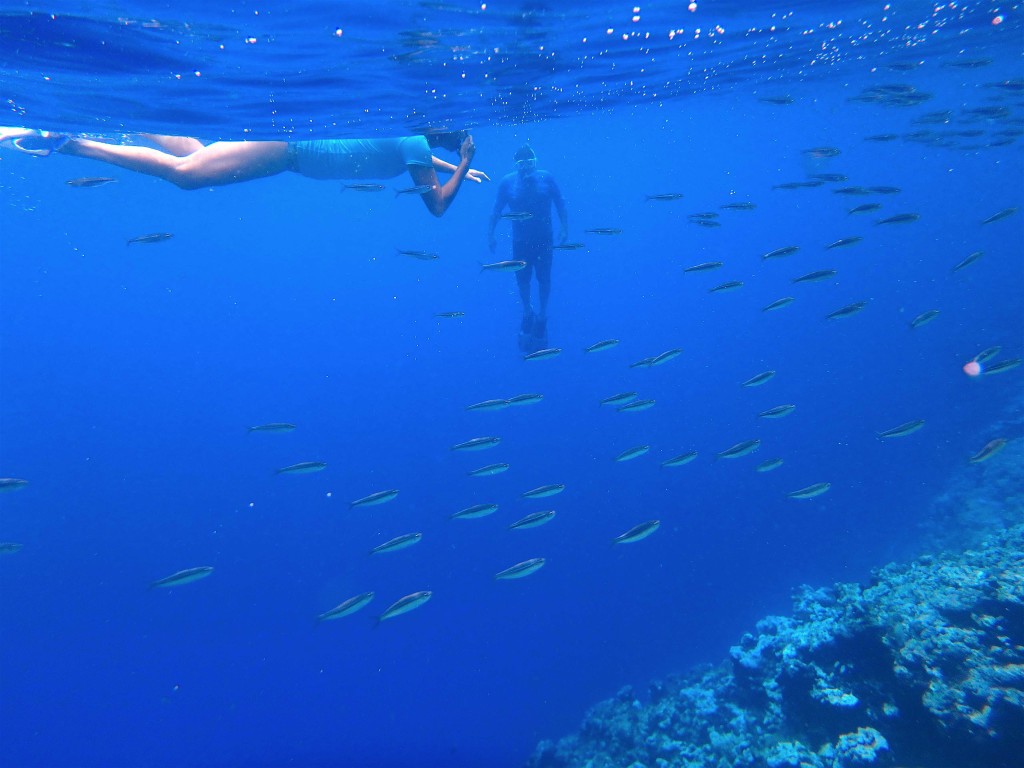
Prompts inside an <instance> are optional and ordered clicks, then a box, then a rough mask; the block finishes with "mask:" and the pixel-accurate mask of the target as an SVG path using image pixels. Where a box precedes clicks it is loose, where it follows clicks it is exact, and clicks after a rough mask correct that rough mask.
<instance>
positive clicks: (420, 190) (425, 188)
mask: <svg viewBox="0 0 1024 768" xmlns="http://www.w3.org/2000/svg"><path fill="white" fill-rule="evenodd" d="M433 188H434V185H433V184H417V185H416V186H415V187H406V188H405V189H396V190H395V197H398V196H399V195H425V194H427V192H429V191H430V190H432V189H433Z"/></svg>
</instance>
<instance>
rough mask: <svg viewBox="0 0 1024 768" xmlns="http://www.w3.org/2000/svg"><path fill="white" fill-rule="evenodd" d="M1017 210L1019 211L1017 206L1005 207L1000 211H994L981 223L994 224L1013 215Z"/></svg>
mask: <svg viewBox="0 0 1024 768" xmlns="http://www.w3.org/2000/svg"><path fill="white" fill-rule="evenodd" d="M1016 212H1017V209H1016V208H1004V209H1003V210H1001V211H1000V212H999V213H993V214H992V215H991V216H989V217H988V218H987V219H985V220H984V221H983V222H981V223H982V224H992V223H994V222H996V221H999V220H1001V219H1005V218H1006V217H1007V216H1012V215H1013V214H1015V213H1016Z"/></svg>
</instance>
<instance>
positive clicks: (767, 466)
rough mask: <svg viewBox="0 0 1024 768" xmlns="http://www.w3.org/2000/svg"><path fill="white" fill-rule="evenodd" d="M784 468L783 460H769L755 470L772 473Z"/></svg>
mask: <svg viewBox="0 0 1024 768" xmlns="http://www.w3.org/2000/svg"><path fill="white" fill-rule="evenodd" d="M781 466H782V459H767V460H766V461H762V462H761V463H760V464H758V465H757V466H756V467H755V469H756V470H757V471H758V472H771V471H772V470H773V469H778V468H779V467H781Z"/></svg>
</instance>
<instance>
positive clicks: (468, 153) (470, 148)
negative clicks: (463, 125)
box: [459, 136, 476, 160]
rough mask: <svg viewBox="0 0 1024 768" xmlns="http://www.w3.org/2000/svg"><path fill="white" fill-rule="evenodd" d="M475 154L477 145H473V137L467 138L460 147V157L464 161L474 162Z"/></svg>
mask: <svg viewBox="0 0 1024 768" xmlns="http://www.w3.org/2000/svg"><path fill="white" fill-rule="evenodd" d="M475 154H476V144H474V143H473V137H472V136H467V137H466V138H465V139H463V140H462V146H461V147H459V157H461V158H462V159H463V160H472V159H473V155H475Z"/></svg>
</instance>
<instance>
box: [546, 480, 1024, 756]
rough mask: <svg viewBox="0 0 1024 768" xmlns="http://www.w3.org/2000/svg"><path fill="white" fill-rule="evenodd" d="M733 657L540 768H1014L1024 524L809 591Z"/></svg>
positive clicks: (607, 711) (616, 716) (602, 712)
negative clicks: (855, 580)
mask: <svg viewBox="0 0 1024 768" xmlns="http://www.w3.org/2000/svg"><path fill="white" fill-rule="evenodd" d="M1018 471H1019V470H1018ZM1018 490H1019V489H1018ZM1018 510H1019V508H1018ZM1018 514H1019V512H1018ZM1018 519H1019V518H1018ZM730 656H731V659H730V660H729V661H728V662H726V663H724V664H722V665H720V666H718V667H715V668H710V669H702V670H696V671H694V672H692V673H690V674H688V675H686V676H683V677H679V678H673V679H669V680H667V681H665V682H660V683H656V684H654V685H652V686H651V690H650V695H649V697H648V699H647V701H646V702H641V701H640V700H639V698H638V697H637V696H636V694H635V693H634V692H633V690H632V689H631V688H624V689H623V690H621V691H620V692H619V693H618V695H617V696H616V697H615V698H613V699H610V700H608V701H604V702H602V703H600V704H598V705H597V706H595V707H594V708H593V709H592V710H591V711H590V712H589V713H588V715H587V716H586V719H585V720H584V722H583V725H582V728H581V729H580V731H579V732H578V733H577V734H575V735H572V736H569V737H567V738H564V739H561V740H560V741H558V742H542V743H541V744H540V745H538V747H537V749H536V751H535V753H534V755H533V757H532V758H531V759H530V761H529V763H528V764H529V766H531V768H575V767H577V766H578V767H579V768H626V767H629V768H743V767H749V768H754V767H755V766H757V767H761V766H770V767H771V768H782V767H783V766H786V767H789V766H792V768H857V767H859V766H867V765H877V766H885V765H889V766H894V765H901V766H906V765H910V766H920V767H921V768H928V767H931V766H935V767H936V768H938V767H945V766H949V767H950V768H953V767H955V768H982V767H984V768H991V767H993V766H1019V765H1020V764H1021V763H1020V759H1021V758H1020V756H1021V755H1022V754H1024V525H1018V526H1016V527H1013V528H1010V529H1008V530H1005V531H1000V532H997V533H995V534H991V535H989V536H988V537H987V538H985V539H984V540H983V541H982V542H981V544H980V545H979V546H978V547H977V548H975V549H971V550H968V551H966V552H962V553H959V554H951V553H946V554H942V555H938V556H925V557H921V558H918V559H917V560H915V561H913V562H912V563H909V564H900V565H896V564H893V565H888V566H886V567H884V568H882V569H880V570H878V571H876V572H875V573H874V575H873V579H872V580H871V583H870V584H868V585H863V586H862V585H857V584H837V585H835V586H834V587H832V588H830V589H811V588H809V587H802V588H800V589H799V590H797V591H796V593H795V595H794V612H793V616H792V617H778V616H771V617H768V618H765V619H763V620H762V621H760V622H759V623H758V624H757V627H756V632H755V633H751V634H745V635H744V636H743V637H742V638H741V639H740V642H739V644H738V645H736V646H734V647H733V648H732V649H731V651H730Z"/></svg>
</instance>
